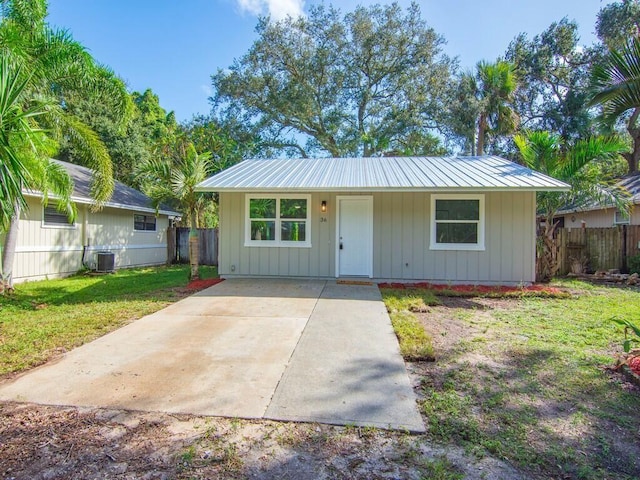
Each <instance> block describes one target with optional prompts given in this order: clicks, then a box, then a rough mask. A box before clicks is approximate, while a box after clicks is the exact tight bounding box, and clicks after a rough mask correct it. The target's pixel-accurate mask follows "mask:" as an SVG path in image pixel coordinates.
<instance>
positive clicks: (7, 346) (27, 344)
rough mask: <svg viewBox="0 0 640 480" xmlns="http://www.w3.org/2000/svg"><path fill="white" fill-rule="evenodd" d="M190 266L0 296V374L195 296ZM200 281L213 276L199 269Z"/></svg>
mask: <svg viewBox="0 0 640 480" xmlns="http://www.w3.org/2000/svg"><path fill="white" fill-rule="evenodd" d="M188 275H189V268H188V266H173V267H153V268H151V267H150V268H138V269H123V270H118V271H117V272H116V273H114V274H110V275H100V276H92V275H77V276H73V277H69V278H65V279H61V280H44V281H39V282H28V283H23V284H19V285H17V286H16V292H15V294H13V295H9V296H0V375H5V374H8V373H12V372H20V371H22V370H25V369H27V368H31V367H33V366H35V365H39V364H41V363H44V362H46V361H47V360H48V359H49V358H52V357H53V356H55V355H57V354H59V353H61V352H64V351H66V350H69V349H71V348H74V347H77V346H79V345H82V344H83V343H86V342H89V341H91V340H93V339H95V338H97V337H99V336H101V335H104V334H105V333H108V332H110V331H112V330H115V329H116V328H118V327H120V326H122V325H124V324H126V323H128V322H130V321H132V320H135V319H138V318H140V317H143V316H144V315H148V314H150V313H153V312H155V311H157V310H160V309H162V308H164V307H166V306H167V305H169V304H170V303H173V302H175V301H177V300H180V299H181V298H183V297H185V296H186V295H188V294H190V293H193V292H190V291H188V290H187V289H186V288H185V287H186V285H187V283H188ZM201 275H202V277H203V278H211V277H215V276H217V272H216V269H215V267H201Z"/></svg>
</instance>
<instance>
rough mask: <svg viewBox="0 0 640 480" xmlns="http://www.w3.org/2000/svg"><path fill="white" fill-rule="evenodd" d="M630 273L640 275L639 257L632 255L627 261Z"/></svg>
mask: <svg viewBox="0 0 640 480" xmlns="http://www.w3.org/2000/svg"><path fill="white" fill-rule="evenodd" d="M627 263H628V265H629V272H630V273H640V255H634V256H632V257H629V258H628V260H627Z"/></svg>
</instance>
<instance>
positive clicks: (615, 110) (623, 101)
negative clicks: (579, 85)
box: [589, 37, 640, 173]
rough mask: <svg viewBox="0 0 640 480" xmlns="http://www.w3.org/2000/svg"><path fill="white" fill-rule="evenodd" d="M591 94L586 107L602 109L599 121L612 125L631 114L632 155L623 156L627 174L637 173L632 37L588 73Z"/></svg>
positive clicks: (639, 148)
mask: <svg viewBox="0 0 640 480" xmlns="http://www.w3.org/2000/svg"><path fill="white" fill-rule="evenodd" d="M590 87H591V90H592V92H593V95H592V98H591V101H590V102H589V105H591V106H593V105H602V119H603V120H604V122H605V123H606V124H609V125H613V124H614V123H615V122H616V120H617V119H618V118H620V117H621V116H622V115H624V114H625V113H626V112H628V111H630V110H631V115H630V116H629V118H628V120H627V132H629V135H631V139H632V140H633V151H632V152H625V153H623V154H622V156H623V157H624V158H625V159H626V160H627V163H628V164H629V173H633V172H637V171H638V164H639V162H640V125H638V118H640V38H639V37H633V38H632V39H631V40H630V42H629V43H628V44H627V45H626V46H625V47H624V48H622V49H621V50H619V51H617V50H611V51H609V54H608V55H607V56H606V57H605V58H604V59H603V61H602V63H600V64H596V65H595V66H594V67H593V71H592V73H591V86H590Z"/></svg>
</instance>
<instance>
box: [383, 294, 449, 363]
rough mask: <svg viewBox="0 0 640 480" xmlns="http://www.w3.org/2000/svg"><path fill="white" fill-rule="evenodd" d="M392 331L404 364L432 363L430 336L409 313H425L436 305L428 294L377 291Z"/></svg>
mask: <svg viewBox="0 0 640 480" xmlns="http://www.w3.org/2000/svg"><path fill="white" fill-rule="evenodd" d="M380 292H381V294H382V299H383V301H384V303H385V305H386V307H387V311H388V312H389V316H390V318H391V324H392V325H393V330H394V331H395V333H396V336H397V337H398V343H399V344H400V353H401V354H402V356H403V358H404V359H405V360H408V361H417V360H434V359H435V353H434V351H433V344H432V339H431V336H430V335H429V334H428V333H427V332H426V331H425V329H424V328H423V326H422V325H421V323H420V321H419V320H418V319H417V318H416V316H415V315H414V314H413V313H411V312H426V311H428V310H429V306H432V305H438V304H439V303H440V301H439V300H438V299H437V298H436V296H435V295H434V294H433V293H432V292H430V291H429V290H401V289H393V288H383V289H381V290H380Z"/></svg>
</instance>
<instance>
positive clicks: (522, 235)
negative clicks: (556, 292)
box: [197, 156, 568, 284]
mask: <svg viewBox="0 0 640 480" xmlns="http://www.w3.org/2000/svg"><path fill="white" fill-rule="evenodd" d="M197 189H198V190H200V191H207V192H218V193H219V201H220V204H219V215H220V237H219V260H218V261H219V266H218V268H219V273H220V275H221V276H222V277H226V278H228V277H234V276H274V277H314V278H360V277H364V278H372V279H376V280H380V281H383V280H384V281H394V280H399V281H412V280H428V281H432V282H451V283H478V284H518V283H521V282H522V283H528V282H533V281H534V279H535V245H536V238H535V237H536V224H535V223H536V192H537V191H540V190H567V189H568V185H566V184H565V183H563V182H560V181H558V180H556V179H554V178H550V177H548V176H546V175H543V174H541V173H538V172H535V171H532V170H530V169H528V168H526V167H523V166H521V165H518V164H515V163H512V162H510V161H508V160H505V159H503V158H499V157H495V156H481V157H450V158H444V157H406V158H402V157H381V158H315V159H275V160H245V161H243V162H240V163H238V164H236V165H234V166H232V167H230V168H229V169H227V170H224V171H222V172H220V173H218V174H216V175H214V176H212V177H210V178H209V179H207V180H205V181H204V182H202V183H200V184H199V185H198V187H197Z"/></svg>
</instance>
